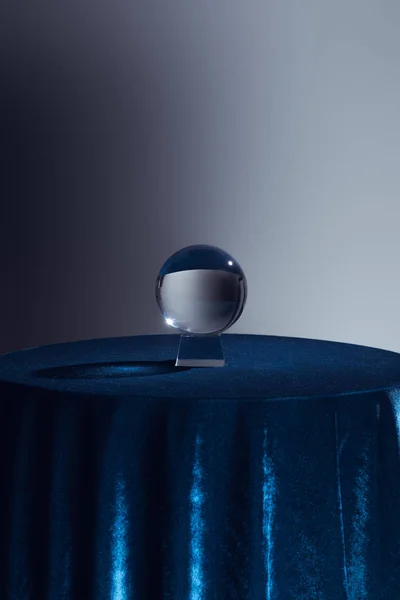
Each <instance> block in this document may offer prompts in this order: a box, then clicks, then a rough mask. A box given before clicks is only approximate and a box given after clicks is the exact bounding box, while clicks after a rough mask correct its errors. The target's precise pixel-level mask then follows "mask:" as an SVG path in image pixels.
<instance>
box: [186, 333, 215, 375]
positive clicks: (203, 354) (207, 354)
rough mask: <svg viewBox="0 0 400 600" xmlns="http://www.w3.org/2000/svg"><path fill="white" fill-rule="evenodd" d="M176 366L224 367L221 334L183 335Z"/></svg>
mask: <svg viewBox="0 0 400 600" xmlns="http://www.w3.org/2000/svg"><path fill="white" fill-rule="evenodd" d="M175 366H176V367H224V366H225V357H224V351H223V349H222V340H221V335H220V334H219V335H181V340H180V344H179V350H178V356H177V357H176V362H175Z"/></svg>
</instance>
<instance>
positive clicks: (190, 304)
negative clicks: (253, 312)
mask: <svg viewBox="0 0 400 600" xmlns="http://www.w3.org/2000/svg"><path fill="white" fill-rule="evenodd" d="M246 297H247V282H246V277H245V274H244V273H243V270H242V268H241V267H240V265H239V264H238V263H237V262H236V260H235V259H234V258H233V257H232V256H230V255H229V254H228V253H227V252H225V251H224V250H221V249H220V248H216V247H215V246H206V245H195V246H188V247H186V248H182V249H181V250H179V251H178V252H175V254H173V255H172V256H170V257H169V258H168V260H167V261H166V262H165V263H164V264H163V266H162V267H161V269H160V272H159V274H158V277H157V281H156V299H157V304H158V306H159V308H160V310H161V313H162V315H163V317H164V319H165V321H166V323H167V324H168V325H170V326H171V327H175V328H176V329H179V330H180V331H181V332H184V333H186V334H190V335H216V334H219V333H222V332H223V331H225V330H226V329H228V328H229V327H231V326H232V325H233V324H234V323H235V322H236V321H237V320H238V319H239V317H240V315H241V314H242V311H243V308H244V305H245V303H246Z"/></svg>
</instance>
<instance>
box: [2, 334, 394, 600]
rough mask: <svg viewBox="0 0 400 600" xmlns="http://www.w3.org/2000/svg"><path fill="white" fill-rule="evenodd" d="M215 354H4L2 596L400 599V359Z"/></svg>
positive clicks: (309, 352)
mask: <svg viewBox="0 0 400 600" xmlns="http://www.w3.org/2000/svg"><path fill="white" fill-rule="evenodd" d="M223 340H224V349H225V355H226V359H227V366H226V367H223V368H214V369H213V368H207V369H176V368H175V367H174V359H175V356H176V351H177V347H178V343H179V337H178V336H175V335H166V336H138V337H133V338H121V339H109V340H94V341H87V342H78V343H71V344H60V345H56V346H49V347H43V348H34V349H30V350H25V351H21V352H16V353H13V354H9V355H5V356H3V357H1V358H0V399H1V424H0V427H1V435H0V467H1V478H2V488H1V490H2V491H1V495H0V531H1V556H0V558H1V560H0V598H1V599H4V600H75V599H76V600H78V599H79V600H106V599H107V600H158V599H160V600H167V599H170V600H247V599H248V600H303V599H304V600H399V599H400V452H399V449H400V445H399V429H400V355H398V354H395V353H391V352H386V351H383V350H376V349H371V348H365V347H360V346H352V345H346V344H337V343H330V342H321V341H313V340H302V339H292V338H279V337H267V336H251V335H225V336H223Z"/></svg>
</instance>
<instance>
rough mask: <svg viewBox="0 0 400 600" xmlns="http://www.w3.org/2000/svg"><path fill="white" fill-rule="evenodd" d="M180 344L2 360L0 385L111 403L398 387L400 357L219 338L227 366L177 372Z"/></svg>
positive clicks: (128, 344)
mask: <svg viewBox="0 0 400 600" xmlns="http://www.w3.org/2000/svg"><path fill="white" fill-rule="evenodd" d="M179 338H180V336H179V335H148V336H133V337H122V338H108V339H96V340H87V341H79V342H69V343H63V344H56V345H51V346H43V347H39V348H30V349H27V350H22V351H19V352H14V353H11V354H6V355H3V356H1V357H0V384H1V385H4V384H7V383H8V384H14V385H19V386H24V387H26V386H28V387H29V388H37V389H39V390H40V389H41V390H50V391H54V392H61V393H69V394H84V395H86V394H89V395H93V394H94V395H100V396H110V395H111V396H114V397H115V396H131V397H140V398H165V399H199V400H201V399H213V398H217V399H246V400H252V399H254V400H258V399H263V400H270V399H285V398H298V397H315V396H317V397H321V396H331V395H343V394H351V393H360V392H368V391H376V390H382V389H389V388H392V387H396V386H397V385H398V384H399V382H400V354H397V353H394V352H389V351H386V350H379V349H376V348H369V347H364V346H356V345H352V344H343V343H338V342H328V341H319V340H311V339H301V338H288V337H275V336H264V335H240V334H239V335H238V334H227V335H223V336H222V341H223V348H224V353H225V358H226V363H227V364H226V366H225V367H211V368H176V367H175V358H176V355H177V350H178V345H179Z"/></svg>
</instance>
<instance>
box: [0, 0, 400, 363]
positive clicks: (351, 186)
mask: <svg viewBox="0 0 400 600" xmlns="http://www.w3.org/2000/svg"><path fill="white" fill-rule="evenodd" d="M24 4H25V5H24ZM399 30H400V4H399V3H398V2H397V1H396V0H335V1H333V0H331V1H329V2H328V1H321V0H303V1H302V2H296V1H295V0H267V1H265V0H263V1H261V0H259V1H255V0H242V1H239V0H229V1H228V0H220V1H219V2H215V1H214V0H213V1H200V2H185V1H184V0H172V1H170V2H162V1H161V0H136V1H135V2H128V1H127V0H116V1H115V2H112V3H111V2H110V3H107V4H105V3H102V2H94V1H91V2H87V1H85V0H79V2H78V1H77V0H74V1H72V2H68V3H67V2H52V3H48V4H45V3H42V2H37V1H36V2H29V3H28V2H26V3H22V5H21V4H20V3H17V2H5V3H3V4H2V7H1V9H0V69H1V81H0V89H1V106H0V109H1V110H0V126H1V132H0V134H1V135H0V147H1V177H0V201H1V205H0V206H1V208H0V211H1V212H0V283H1V293H0V352H6V351H11V350H14V349H18V348H22V347H27V346H33V345H41V344H47V343H53V342H58V341H66V340H73V339H79V338H92V337H103V336H119V335H131V334H141V333H156V332H163V331H166V329H165V326H164V325H163V323H162V322H161V318H160V315H159V313H158V309H157V306H156V304H155V301H154V281H155V277H156V274H157V271H158V268H159V266H160V265H161V263H162V262H163V261H164V259H166V258H167V257H168V256H169V254H171V253H172V252H174V251H175V250H177V249H179V248H180V247H182V246H185V245H188V244H192V243H211V244H216V245H220V246H222V247H223V248H224V249H226V250H227V251H229V252H231V253H232V254H233V255H234V256H235V257H236V258H237V259H238V260H239V262H240V263H241V264H242V266H243V268H244V270H245V272H246V274H247V277H248V283H249V297H248V304H247V308H246V310H245V312H244V314H243V316H242V318H241V320H240V322H239V323H238V324H237V325H236V326H235V327H234V328H233V329H232V332H233V331H235V332H250V333H270V334H278V335H292V336H302V337H312V338H325V339H331V340H339V341H348V342H355V343H361V344H367V345H373V346H378V347H383V348H388V349H393V350H398V351H400V320H399V317H398V312H399V308H398V307H399V296H400V279H399V268H398V264H399V260H400V235H399V223H400V198H399V196H400V168H399V167H400V165H399V156H400V78H399V76H398V74H399V62H400V36H399Z"/></svg>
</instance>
